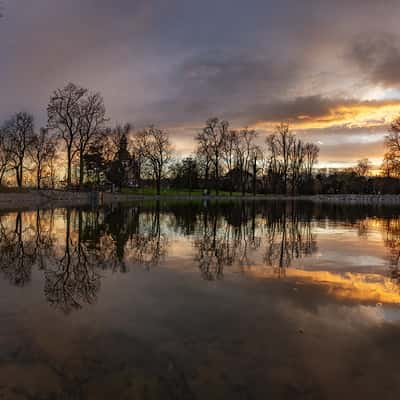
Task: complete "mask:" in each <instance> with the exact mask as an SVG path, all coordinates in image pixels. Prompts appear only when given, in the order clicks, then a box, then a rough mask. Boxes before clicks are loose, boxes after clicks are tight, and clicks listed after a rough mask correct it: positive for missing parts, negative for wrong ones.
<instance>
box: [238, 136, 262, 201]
mask: <svg viewBox="0 0 400 400" xmlns="http://www.w3.org/2000/svg"><path fill="white" fill-rule="evenodd" d="M256 138H257V132H256V131H255V130H252V129H248V128H244V129H242V130H241V131H240V132H239V138H238V141H237V148H236V159H237V166H238V169H239V172H240V186H241V189H242V194H245V192H246V190H247V189H248V186H249V177H250V175H251V172H250V169H252V161H253V159H254V158H255V159H257V157H256V155H257V152H256V145H255V139H256Z"/></svg>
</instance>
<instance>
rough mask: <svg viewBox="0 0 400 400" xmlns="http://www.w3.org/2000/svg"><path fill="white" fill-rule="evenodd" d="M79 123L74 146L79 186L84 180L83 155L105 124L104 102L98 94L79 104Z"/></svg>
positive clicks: (82, 99)
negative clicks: (76, 156)
mask: <svg viewBox="0 0 400 400" xmlns="http://www.w3.org/2000/svg"><path fill="white" fill-rule="evenodd" d="M79 103H80V104H79V106H80V107H79V112H80V121H81V123H80V124H79V129H78V140H77V143H76V144H75V146H76V151H77V152H78V155H79V185H81V186H82V184H83V179H84V172H85V171H84V155H85V152H86V150H87V148H88V147H89V146H90V145H91V144H92V143H93V141H94V140H95V139H96V137H97V138H98V137H99V136H100V134H101V131H102V130H103V129H104V124H105V123H106V122H107V118H106V108H105V106H104V100H103V98H102V96H101V95H100V94H99V93H92V94H89V95H87V96H85V97H83V98H81V100H80V102H79Z"/></svg>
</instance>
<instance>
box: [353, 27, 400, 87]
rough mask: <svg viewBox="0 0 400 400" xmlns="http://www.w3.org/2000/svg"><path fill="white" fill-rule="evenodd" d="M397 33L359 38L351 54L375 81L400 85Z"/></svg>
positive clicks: (399, 50)
mask: <svg viewBox="0 0 400 400" xmlns="http://www.w3.org/2000/svg"><path fill="white" fill-rule="evenodd" d="M398 43H399V37H398V36H395V35H374V36H373V37H367V38H365V37H363V38H359V39H358V40H357V41H356V42H355V43H354V45H353V47H352V49H351V52H350V55H351V57H352V58H353V59H354V61H355V62H356V63H357V64H358V65H359V67H360V68H361V70H362V71H364V72H365V73H366V74H367V77H368V79H370V80H371V81H372V82H373V83H377V84H382V85H385V86H388V87H399V86H400V68H399V66H400V46H399V44H398Z"/></svg>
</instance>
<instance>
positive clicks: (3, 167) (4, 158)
mask: <svg viewBox="0 0 400 400" xmlns="http://www.w3.org/2000/svg"><path fill="white" fill-rule="evenodd" d="M10 162H11V152H10V141H9V138H8V136H7V135H6V134H5V132H4V131H3V129H0V186H1V185H2V183H3V179H4V176H5V174H6V173H7V171H8V170H9V168H10Z"/></svg>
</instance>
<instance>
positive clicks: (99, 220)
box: [0, 201, 400, 313]
mask: <svg viewBox="0 0 400 400" xmlns="http://www.w3.org/2000/svg"><path fill="white" fill-rule="evenodd" d="M337 231H338V232H341V233H342V237H343V238H351V240H352V241H353V244H354V246H355V247H354V248H356V247H357V246H360V247H362V246H363V244H362V243H361V242H360V241H362V240H366V241H371V243H372V241H373V240H375V239H376V238H377V235H378V237H380V238H381V239H379V240H381V242H379V243H378V247H379V249H380V247H382V248H384V251H385V254H386V255H385V257H386V259H387V261H386V267H385V268H386V270H385V271H362V270H360V271H357V273H360V274H361V275H359V276H358V275H357V274H354V273H353V274H350V275H349V271H346V274H337V273H336V272H335V271H326V270H324V268H323V267H322V266H321V268H316V269H315V268H314V269H312V268H311V269H308V268H307V263H309V264H310V265H311V264H313V263H314V264H313V265H315V263H316V262H318V260H320V262H321V265H322V264H323V263H322V262H323V261H324V260H325V261H326V259H327V255H326V254H328V253H329V252H328V251H327V250H326V249H325V247H327V246H326V245H325V247H324V246H323V247H324V248H323V249H320V243H325V242H326V236H327V234H331V233H333V234H335V237H334V238H332V239H329V240H328V241H329V243H331V242H333V243H335V241H336V248H337V249H336V250H335V251H336V256H337V257H338V259H340V256H342V254H341V253H340V252H341V247H340V239H339V241H338V236H337V234H336V233H337ZM335 232H336V233H335ZM353 232H354V233H356V236H357V237H358V239H357V237H356V238H355V236H352V234H353ZM376 240H378V239H376ZM343 242H345V240H343ZM183 254H186V255H187V256H188V259H189V260H190V262H189V264H186V265H184V266H183V267H184V268H193V267H195V268H197V269H198V270H199V271H200V275H201V277H202V278H203V279H205V280H220V279H222V278H223V277H224V274H225V273H226V271H229V272H242V273H244V272H250V273H252V274H253V275H257V274H258V275H259V276H270V275H272V276H275V277H276V276H277V277H281V278H283V277H285V276H286V277H294V278H295V279H307V278H308V279H310V280H313V281H314V282H319V283H324V284H328V285H330V287H331V289H332V288H334V286H335V285H336V286H337V285H339V286H340V290H341V291H340V290H337V289H338V288H337V287H336V289H335V290H336V292H335V293H336V294H337V295H338V293H342V295H343V293H349V292H350V291H351V290H352V289H351V287H353V288H355V289H354V290H353V297H356V298H360V296H361V295H360V294H359V293H358V294H356V293H357V290H356V288H357V285H358V287H360V285H361V286H362V287H363V290H364V292H366V291H371V287H372V286H371V282H372V283H373V285H375V286H376V282H375V281H376V279H377V277H383V278H382V279H383V281H382V282H383V283H382V282H380V283H379V285H381V286H382V285H383V286H384V287H385V290H386V291H387V290H389V291H393V290H395V289H394V287H393V286H390V288H388V285H387V282H386V281H385V279H386V277H385V274H386V275H387V276H388V277H389V278H390V280H391V282H392V283H393V284H395V285H399V284H400V274H399V268H400V267H399V263H400V219H399V218H397V217H396V211H395V210H391V209H384V208H383V209H371V208H363V207H353V208H349V207H346V208H343V207H338V206H329V207H326V206H325V207H320V206H315V205H312V204H308V203H302V204H301V205H300V206H299V204H296V203H289V202H221V203H217V202H215V203H210V202H205V203H202V202H200V201H199V202H189V203H183V202H176V203H174V202H141V203H136V204H134V205H132V206H109V207H104V208H96V209H90V208H86V209H85V208H79V209H71V208H67V209H62V210H60V209H59V210H52V209H49V210H36V211H32V212H16V213H8V214H3V215H1V216H0V271H1V273H2V274H3V276H4V277H5V279H7V280H8V281H9V282H10V283H11V284H12V285H15V286H18V287H23V286H24V285H26V284H28V283H29V282H30V281H31V278H32V271H33V270H34V269H35V268H36V270H37V271H39V272H40V273H41V276H42V278H43V282H44V285H43V287H44V296H45V299H46V300H47V302H48V303H49V304H51V305H52V306H54V307H56V308H58V309H60V310H61V311H63V312H65V313H69V312H71V311H72V310H76V309H80V308H82V307H83V306H85V305H89V304H93V303H95V302H96V300H97V298H98V296H99V292H100V289H101V282H102V279H103V273H102V271H106V270H108V271H112V272H115V273H125V272H128V271H129V270H130V269H131V268H134V267H138V266H140V267H143V268H145V269H147V270H150V269H152V268H154V267H157V266H160V265H170V264H171V263H172V264H173V263H175V264H176V263H177V262H176V260H177V259H179V258H180V257H181V258H182V259H183ZM372 256H375V254H374V251H373V250H372V249H371V250H369V249H368V247H363V248H362V255H361V256H360V257H364V260H365V259H366V257H372ZM324 257H325V258H324ZM171 260H174V261H171ZM337 264H338V265H339V264H340V262H338V263H337ZM291 266H293V267H295V268H290V267H291ZM360 267H361V265H360ZM372 267H373V266H370V268H372ZM255 271H257V273H255ZM288 271H289V272H290V273H288ZM353 272H354V271H353ZM367 272H368V273H367ZM379 279H380V278H379ZM349 282H350V283H349ZM357 282H358V283H357ZM360 282H362V284H361V283H360ZM349 285H350V290H349V288H348V286H349ZM375 286H374V290H375V291H376V290H378V289H376V287H375ZM344 287H345V288H346V290H344V289H343V288H344ZM332 290H333V289H332ZM379 290H381V289H379ZM357 296H358V297H357ZM399 296H400V295H396V296H395V297H391V296H385V297H383V298H384V299H386V300H387V299H389V300H388V301H391V300H390V299H392V301H393V302H397V299H398V298H400V297H399ZM373 298H376V296H375V297H373Z"/></svg>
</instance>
